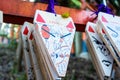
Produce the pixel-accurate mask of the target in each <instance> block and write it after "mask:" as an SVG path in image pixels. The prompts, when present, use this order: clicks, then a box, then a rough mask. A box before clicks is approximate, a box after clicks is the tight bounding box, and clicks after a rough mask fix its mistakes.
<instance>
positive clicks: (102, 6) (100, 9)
mask: <svg viewBox="0 0 120 80" xmlns="http://www.w3.org/2000/svg"><path fill="white" fill-rule="evenodd" d="M97 8H98V9H97V10H96V11H93V12H94V13H93V14H96V15H97V16H96V17H95V18H94V19H93V20H95V19H96V18H97V17H98V14H99V12H104V13H107V14H112V15H113V16H114V14H113V12H112V9H110V8H109V7H108V6H107V4H106V0H103V3H102V4H99V5H98V6H97ZM93 14H91V15H93Z"/></svg>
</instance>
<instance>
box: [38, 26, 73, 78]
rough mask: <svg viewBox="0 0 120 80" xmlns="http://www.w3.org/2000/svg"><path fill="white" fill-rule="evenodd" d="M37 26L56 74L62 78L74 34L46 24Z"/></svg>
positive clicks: (63, 28) (65, 29) (64, 28)
mask: <svg viewBox="0 0 120 80" xmlns="http://www.w3.org/2000/svg"><path fill="white" fill-rule="evenodd" d="M38 26H39V28H40V29H39V31H40V35H41V37H42V39H43V41H44V43H45V46H46V47H47V49H48V53H49V54H50V57H51V59H52V61H53V64H54V65H55V67H56V69H57V71H58V74H60V75H62V76H63V75H65V73H64V72H65V71H66V68H67V66H66V64H68V60H69V57H70V51H71V46H72V41H73V37H74V32H71V30H69V29H67V27H61V26H54V25H48V24H38ZM71 38H72V39H71ZM63 66H64V67H63ZM65 67H66V68H65Z"/></svg>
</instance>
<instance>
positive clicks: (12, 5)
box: [0, 0, 92, 31]
mask: <svg viewBox="0 0 120 80" xmlns="http://www.w3.org/2000/svg"><path fill="white" fill-rule="evenodd" d="M46 8H47V4H43V3H32V2H27V1H21V0H9V1H6V0H1V1H0V10H2V11H3V13H4V22H8V23H15V24H21V25H22V24H23V23H24V21H29V22H33V17H34V14H35V11H36V9H40V10H46ZM55 11H56V13H57V14H63V13H69V14H70V16H71V17H72V18H73V21H74V23H75V25H76V29H77V31H84V29H85V24H86V21H85V20H86V18H87V17H88V16H90V15H91V14H92V12H89V11H85V10H79V9H73V8H67V7H62V6H55Z"/></svg>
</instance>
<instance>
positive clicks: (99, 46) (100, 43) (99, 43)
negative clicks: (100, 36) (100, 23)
mask: <svg viewBox="0 0 120 80" xmlns="http://www.w3.org/2000/svg"><path fill="white" fill-rule="evenodd" d="M92 38H93V39H94V42H95V43H96V44H97V45H98V46H97V48H98V49H99V50H100V51H101V53H103V55H105V56H108V55H110V52H109V50H107V48H106V47H105V44H104V43H103V42H100V41H99V40H97V39H96V38H95V37H94V36H92Z"/></svg>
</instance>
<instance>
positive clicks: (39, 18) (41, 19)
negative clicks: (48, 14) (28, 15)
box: [36, 14, 45, 23]
mask: <svg viewBox="0 0 120 80" xmlns="http://www.w3.org/2000/svg"><path fill="white" fill-rule="evenodd" d="M36 21H37V22H43V23H45V21H44V19H43V18H42V17H41V15H40V14H38V15H37V19H36Z"/></svg>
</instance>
